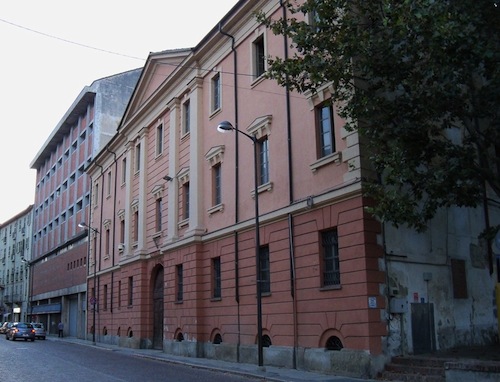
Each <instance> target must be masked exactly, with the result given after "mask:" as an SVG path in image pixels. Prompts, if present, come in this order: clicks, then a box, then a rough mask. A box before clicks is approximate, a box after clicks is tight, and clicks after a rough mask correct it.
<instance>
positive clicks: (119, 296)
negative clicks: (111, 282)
mask: <svg viewBox="0 0 500 382" xmlns="http://www.w3.org/2000/svg"><path fill="white" fill-rule="evenodd" d="M121 290H122V282H121V281H118V293H117V301H116V303H117V304H118V308H121V306H122V293H121Z"/></svg>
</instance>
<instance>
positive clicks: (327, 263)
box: [321, 229, 340, 287]
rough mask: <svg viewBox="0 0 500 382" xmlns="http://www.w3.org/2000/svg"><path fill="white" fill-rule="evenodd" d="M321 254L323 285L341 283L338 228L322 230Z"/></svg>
mask: <svg viewBox="0 0 500 382" xmlns="http://www.w3.org/2000/svg"><path fill="white" fill-rule="evenodd" d="M321 256H322V260H323V265H322V267H323V280H322V286H323V287H328V286H334V285H340V263H339V241H338V234H337V230H336V229H333V230H329V231H325V232H321Z"/></svg>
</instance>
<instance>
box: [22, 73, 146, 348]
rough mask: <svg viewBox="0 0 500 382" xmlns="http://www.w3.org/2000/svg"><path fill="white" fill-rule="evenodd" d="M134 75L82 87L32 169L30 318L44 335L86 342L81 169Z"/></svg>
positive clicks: (85, 186)
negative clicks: (59, 326)
mask: <svg viewBox="0 0 500 382" xmlns="http://www.w3.org/2000/svg"><path fill="white" fill-rule="evenodd" d="M139 74H140V70H138V69H136V70H131V71H128V72H125V73H120V74H116V75H113V76H109V77H105V78H101V79H99V80H96V81H94V82H93V83H92V84H91V85H89V86H85V87H84V88H83V89H82V91H81V92H80V94H79V95H78V96H77V97H76V99H75V100H74V101H73V103H72V105H71V107H70V108H69V109H68V111H67V112H66V113H65V115H64V116H63V117H62V118H61V120H60V121H59V123H58V124H57V126H55V128H54V129H53V131H52V133H51V134H50V136H49V137H47V140H46V141H45V143H44V144H43V145H42V146H41V148H40V150H39V152H38V153H37V155H36V156H35V158H34V159H33V161H32V162H31V168H32V169H34V170H36V189H35V192H34V195H35V201H34V206H33V224H32V225H31V227H30V228H31V230H30V234H32V235H33V236H32V247H31V248H30V257H29V258H30V259H31V260H30V275H31V280H30V286H29V289H30V307H29V312H28V317H29V319H30V320H32V321H37V322H42V323H44V324H45V326H46V328H47V329H48V330H49V333H56V332H57V324H58V323H59V321H62V322H63V323H64V324H65V333H66V335H70V336H74V337H80V338H84V337H85V333H86V330H85V325H86V300H87V297H86V293H87V285H86V276H87V257H88V255H87V252H88V245H87V235H86V233H85V231H84V230H82V229H81V228H80V227H78V224H79V223H80V222H81V221H83V220H85V218H86V216H88V210H89V205H90V198H91V192H90V181H89V178H88V176H87V175H86V173H85V168H86V167H87V165H88V164H89V163H90V162H91V161H92V159H93V157H94V155H95V154H96V153H98V152H99V151H100V150H101V149H102V147H104V145H105V144H106V143H108V142H109V140H110V139H111V137H112V136H113V135H114V134H115V132H116V128H117V126H118V124H119V122H120V119H121V117H122V115H123V111H124V108H125V105H126V104H127V102H128V100H129V98H130V94H131V93H132V89H133V88H134V86H135V84H136V83H137V79H138V77H139Z"/></svg>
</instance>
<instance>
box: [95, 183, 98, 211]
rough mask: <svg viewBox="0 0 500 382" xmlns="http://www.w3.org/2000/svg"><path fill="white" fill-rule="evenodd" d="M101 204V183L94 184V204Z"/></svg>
mask: <svg viewBox="0 0 500 382" xmlns="http://www.w3.org/2000/svg"><path fill="white" fill-rule="evenodd" d="M98 205H99V183H96V184H95V186H94V206H98Z"/></svg>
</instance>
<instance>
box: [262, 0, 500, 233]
mask: <svg viewBox="0 0 500 382" xmlns="http://www.w3.org/2000/svg"><path fill="white" fill-rule="evenodd" d="M286 6H287V8H288V12H287V13H288V17H287V19H286V20H284V19H281V20H271V19H268V18H267V17H266V15H263V14H260V15H259V16H258V18H259V19H260V21H262V22H264V23H265V24H266V25H267V26H268V27H269V28H271V29H272V30H273V32H274V33H275V34H280V35H286V36H287V37H288V38H289V42H290V44H291V47H292V52H293V54H291V55H290V57H288V59H284V58H279V57H271V58H269V61H268V74H267V75H268V77H269V78H274V79H276V80H277V81H278V82H279V83H280V84H282V85H287V86H288V87H289V88H290V89H292V90H297V91H299V92H305V91H308V90H311V91H315V90H317V89H318V87H320V86H321V85H324V84H325V83H332V84H333V88H334V94H333V99H332V102H334V103H335V105H337V107H338V112H339V114H340V115H341V116H342V117H343V118H344V119H345V121H347V122H346V123H347V125H346V128H347V129H356V130H357V131H358V132H359V134H360V137H361V138H362V139H363V142H364V143H366V145H367V146H368V149H369V151H368V152H369V153H370V156H371V158H370V159H371V163H372V164H373V166H374V170H376V173H377V174H378V179H376V181H373V180H366V182H365V184H364V187H365V193H366V195H369V196H371V197H373V198H374V200H375V202H376V203H375V205H374V207H373V210H372V212H373V213H374V214H375V215H376V216H378V217H379V218H380V219H381V220H383V221H390V222H392V223H393V224H395V225H399V224H408V225H409V226H410V227H414V228H417V229H420V230H423V229H425V227H426V224H427V221H428V220H429V219H430V218H432V217H433V216H434V215H435V213H436V211H437V210H438V209H439V208H440V207H447V206H464V207H474V206H478V205H480V204H481V203H483V201H484V200H483V197H484V190H485V189H487V190H488V192H489V195H493V197H494V198H493V199H497V200H498V197H500V159H499V157H500V122H499V113H500V107H499V105H500V102H499V101H500V65H499V59H500V38H499V37H500V18H499V16H500V4H499V5H498V6H497V4H496V3H495V2H494V1H492V0H476V1H470V0H399V1H397V0H392V1H391V0H377V1H374V0H306V1H299V2H297V1H289V2H287V3H286Z"/></svg>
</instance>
